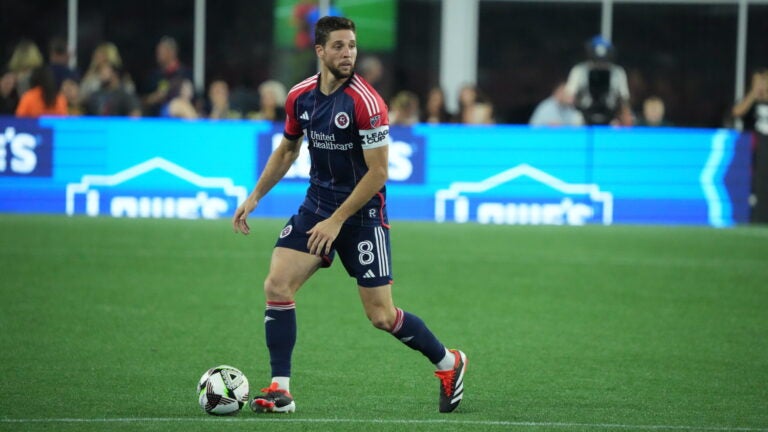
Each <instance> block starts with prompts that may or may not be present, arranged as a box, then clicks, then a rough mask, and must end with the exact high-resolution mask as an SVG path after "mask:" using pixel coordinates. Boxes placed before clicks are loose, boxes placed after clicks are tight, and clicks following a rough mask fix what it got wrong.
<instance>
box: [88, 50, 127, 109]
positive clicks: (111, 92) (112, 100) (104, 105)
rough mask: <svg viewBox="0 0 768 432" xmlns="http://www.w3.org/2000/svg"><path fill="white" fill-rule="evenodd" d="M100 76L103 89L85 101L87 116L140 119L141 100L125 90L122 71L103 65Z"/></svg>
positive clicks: (99, 71) (107, 64) (110, 65)
mask: <svg viewBox="0 0 768 432" xmlns="http://www.w3.org/2000/svg"><path fill="white" fill-rule="evenodd" d="M98 74H99V79H100V81H101V88H100V89H99V90H97V91H95V92H93V93H91V95H90V96H88V98H87V99H85V102H84V110H85V114H87V115H96V116H129V117H140V116H141V105H140V103H139V99H138V98H137V97H136V95H134V94H131V93H128V92H127V91H126V90H125V89H124V88H123V85H122V80H121V77H122V73H121V70H120V69H119V68H118V67H117V66H113V65H112V64H110V63H102V64H101V66H99V69H98Z"/></svg>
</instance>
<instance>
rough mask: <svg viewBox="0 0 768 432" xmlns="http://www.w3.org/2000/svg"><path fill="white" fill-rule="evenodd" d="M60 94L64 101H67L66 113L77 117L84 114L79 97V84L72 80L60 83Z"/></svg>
mask: <svg viewBox="0 0 768 432" xmlns="http://www.w3.org/2000/svg"><path fill="white" fill-rule="evenodd" d="M61 94H63V95H64V99H66V100H67V111H68V112H69V115H71V116H79V115H83V114H85V109H84V108H83V100H82V98H81V97H80V84H78V82H77V81H75V80H72V79H65V80H64V82H62V83H61Z"/></svg>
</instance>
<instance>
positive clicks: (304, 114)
mask: <svg viewBox="0 0 768 432" xmlns="http://www.w3.org/2000/svg"><path fill="white" fill-rule="evenodd" d="M299 118H300V119H302V120H309V114H307V112H306V111H304V112H303V113H301V115H300V116H299Z"/></svg>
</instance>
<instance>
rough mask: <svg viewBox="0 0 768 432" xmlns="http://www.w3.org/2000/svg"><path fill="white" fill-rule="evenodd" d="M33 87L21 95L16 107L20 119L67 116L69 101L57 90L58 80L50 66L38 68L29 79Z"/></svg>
mask: <svg viewBox="0 0 768 432" xmlns="http://www.w3.org/2000/svg"><path fill="white" fill-rule="evenodd" d="M29 83H30V85H31V86H32V88H30V89H29V90H27V91H26V92H24V94H23V95H21V100H20V101H19V105H18V106H17V107H16V116H18V117H40V116H43V115H59V116H63V115H67V114H68V111H67V100H66V99H65V98H64V95H63V94H61V92H59V90H58V89H57V88H56V79H55V78H54V76H53V72H52V71H51V69H50V68H49V67H48V66H38V67H37V68H35V69H34V70H33V71H32V75H31V76H30V78H29Z"/></svg>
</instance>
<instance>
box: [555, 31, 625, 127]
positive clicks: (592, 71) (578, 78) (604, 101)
mask: <svg viewBox="0 0 768 432" xmlns="http://www.w3.org/2000/svg"><path fill="white" fill-rule="evenodd" d="M586 48H587V57H588V58H587V60H586V61H583V62H581V63H578V64H576V65H575V66H574V67H573V68H571V72H570V73H569V75H568V83H567V84H566V89H567V91H568V93H569V94H570V95H572V96H573V97H574V104H575V106H576V108H577V109H578V110H579V111H581V113H582V115H583V116H584V122H585V123H586V124H590V125H605V124H609V123H611V121H612V120H614V119H615V118H616V116H617V115H618V114H619V113H620V110H621V109H622V107H623V106H624V105H625V104H628V103H629V85H628V84H627V73H626V72H625V71H624V68H622V67H621V66H619V65H617V64H615V63H614V62H613V57H614V48H613V45H612V44H611V43H610V42H609V41H607V40H606V39H604V38H603V37H602V36H595V37H593V38H592V39H590V40H589V42H587V45H586Z"/></svg>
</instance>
